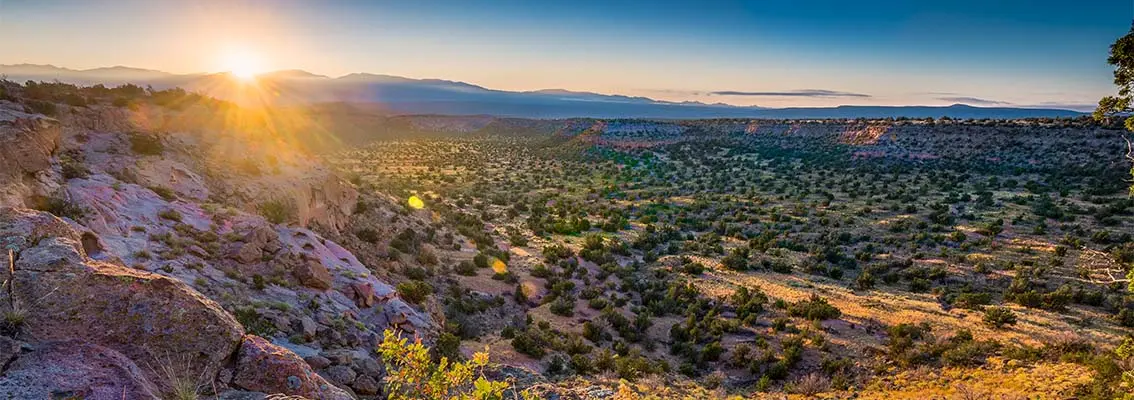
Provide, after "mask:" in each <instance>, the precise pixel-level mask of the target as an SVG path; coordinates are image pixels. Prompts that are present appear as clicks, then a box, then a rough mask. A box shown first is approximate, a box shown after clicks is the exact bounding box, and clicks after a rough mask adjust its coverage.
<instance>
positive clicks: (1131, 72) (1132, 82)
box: [1094, 25, 1134, 196]
mask: <svg viewBox="0 0 1134 400" xmlns="http://www.w3.org/2000/svg"><path fill="white" fill-rule="evenodd" d="M1106 61H1107V62H1108V63H1110V65H1113V66H1114V85H1115V86H1118V95H1117V96H1106V97H1103V98H1102V99H1101V100H1099V106H1098V108H1096V109H1095V113H1094V117H1095V119H1096V120H1105V119H1108V118H1109V117H1111V116H1114V115H1119V114H1126V113H1130V112H1132V111H1134V105H1132V104H1131V101H1132V100H1134V25H1132V26H1131V28H1130V32H1129V33H1127V34H1126V35H1124V36H1122V37H1120V38H1118V40H1116V41H1114V44H1112V45H1110V57H1109V58H1107V60H1106ZM1125 125H1126V130H1129V131H1134V118H1126V123H1125ZM1122 138H1123V139H1125V140H1126V158H1127V159H1128V160H1130V161H1131V162H1134V145H1132V144H1131V142H1130V138H1128V137H1126V135H1123V136H1122ZM1130 174H1131V175H1134V167H1132V168H1131V169H1130ZM1130 195H1132V196H1134V185H1132V186H1131V187H1130Z"/></svg>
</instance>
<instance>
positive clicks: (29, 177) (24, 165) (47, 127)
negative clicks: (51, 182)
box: [0, 106, 61, 206]
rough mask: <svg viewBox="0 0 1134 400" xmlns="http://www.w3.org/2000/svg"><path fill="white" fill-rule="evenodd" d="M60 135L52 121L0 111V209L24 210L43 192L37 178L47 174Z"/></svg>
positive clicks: (9, 109)
mask: <svg viewBox="0 0 1134 400" xmlns="http://www.w3.org/2000/svg"><path fill="white" fill-rule="evenodd" d="M60 133H61V129H60V126H59V123H58V122H57V121H55V120H54V119H51V118H46V117H44V116H42V115H34V114H26V113H23V112H21V111H16V110H14V109H11V108H9V107H7V106H4V107H0V206H23V205H25V204H24V203H25V200H26V199H27V198H28V197H29V196H31V195H33V194H36V193H39V192H44V191H45V190H42V189H38V190H37V188H36V187H38V186H42V185H41V184H40V183H41V182H40V181H39V180H38V179H36V175H39V174H43V173H48V172H50V171H49V170H50V169H51V161H52V156H53V155H54V154H55V153H56V151H58V149H59V137H60Z"/></svg>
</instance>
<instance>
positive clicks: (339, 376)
mask: <svg viewBox="0 0 1134 400" xmlns="http://www.w3.org/2000/svg"><path fill="white" fill-rule="evenodd" d="M321 375H323V376H324V377H326V378H327V380H328V381H331V383H334V384H336V385H338V386H340V387H343V386H350V384H351V383H354V378H357V377H358V373H356V372H354V370H353V369H351V368H350V367H348V366H346V365H335V366H333V367H330V368H327V370H326V371H323V373H322V374H321Z"/></svg>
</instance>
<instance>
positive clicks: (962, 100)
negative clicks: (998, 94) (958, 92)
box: [937, 96, 1012, 106]
mask: <svg viewBox="0 0 1134 400" xmlns="http://www.w3.org/2000/svg"><path fill="white" fill-rule="evenodd" d="M937 100H941V101H948V102H953V103H964V104H973V105H982V106H995V105H1008V104H1012V103H1009V102H1007V101H997V100H988V99H982V98H979V97H963V96H960V97H938V98H937Z"/></svg>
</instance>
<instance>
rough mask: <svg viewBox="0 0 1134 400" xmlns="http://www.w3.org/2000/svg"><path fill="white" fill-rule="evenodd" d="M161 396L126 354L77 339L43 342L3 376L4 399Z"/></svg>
mask: <svg viewBox="0 0 1134 400" xmlns="http://www.w3.org/2000/svg"><path fill="white" fill-rule="evenodd" d="M160 394H161V393H160V392H159V390H158V388H157V386H156V385H154V384H153V383H151V381H150V380H149V379H147V378H146V376H145V374H143V373H142V370H141V368H138V366H137V365H136V364H135V363H134V362H133V361H131V360H130V359H129V358H127V357H126V356H124V355H122V354H121V353H119V352H117V351H114V350H112V349H109V348H106V347H102V346H98V345H94V344H90V343H86V342H82V341H79V340H67V341H60V342H49V343H43V344H40V345H38V346H36V347H35V349H34V350H32V351H31V352H28V353H25V354H22V355H20V356H19V357H18V358H17V359H16V360H15V361H13V362H12V364H11V365H10V366H9V367H8V370H7V371H6V372H5V373H4V375H3V376H0V397H3V398H10V399H12V398H15V399H61V398H67V399H71V398H75V399H88V400H100V399H103V400H118V399H158V398H159V397H158V396H159V395H160Z"/></svg>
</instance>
